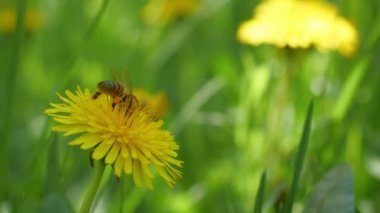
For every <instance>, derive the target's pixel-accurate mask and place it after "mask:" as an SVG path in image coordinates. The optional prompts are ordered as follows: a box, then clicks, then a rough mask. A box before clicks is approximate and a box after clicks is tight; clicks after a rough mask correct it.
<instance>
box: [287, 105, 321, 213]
mask: <svg viewBox="0 0 380 213" xmlns="http://www.w3.org/2000/svg"><path fill="white" fill-rule="evenodd" d="M313 108H314V101H313V99H311V100H310V103H309V107H308V110H307V115H306V119H305V123H304V126H303V131H302V136H301V142H300V145H299V148H298V153H297V155H296V158H295V165H294V173H293V180H292V184H291V186H290V191H289V197H288V200H287V201H286V203H285V207H284V210H283V212H285V213H291V212H292V208H293V203H294V200H295V197H296V194H297V190H298V182H299V179H300V176H301V171H302V166H303V163H304V161H305V155H306V151H307V146H308V142H309V135H310V129H311V120H312V116H313Z"/></svg>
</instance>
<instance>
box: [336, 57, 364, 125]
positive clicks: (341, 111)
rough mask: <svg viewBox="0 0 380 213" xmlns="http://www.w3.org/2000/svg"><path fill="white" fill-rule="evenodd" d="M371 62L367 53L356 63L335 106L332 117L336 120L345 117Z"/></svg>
mask: <svg viewBox="0 0 380 213" xmlns="http://www.w3.org/2000/svg"><path fill="white" fill-rule="evenodd" d="M369 62H370V57H369V55H365V56H363V57H362V58H361V59H360V60H359V61H358V63H356V64H355V66H354V68H353V69H352V71H351V73H350V76H348V79H347V80H346V83H345V84H344V87H343V90H342V93H341V95H340V96H339V99H338V101H337V103H336V105H335V107H334V108H333V111H332V118H333V119H334V120H336V121H341V120H342V119H343V118H344V116H345V114H346V113H347V110H348V109H349V107H350V104H351V102H352V100H353V98H354V96H355V94H356V91H357V90H358V88H359V86H360V82H361V81H362V79H363V77H364V74H365V72H366V71H367V67H368V65H369Z"/></svg>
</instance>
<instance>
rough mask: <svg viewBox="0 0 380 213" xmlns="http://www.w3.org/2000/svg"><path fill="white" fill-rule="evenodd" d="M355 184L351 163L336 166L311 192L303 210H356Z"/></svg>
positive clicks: (309, 211) (310, 211)
mask: <svg viewBox="0 0 380 213" xmlns="http://www.w3.org/2000/svg"><path fill="white" fill-rule="evenodd" d="M353 185H354V184H353V174H352V169H351V167H350V166H349V165H346V164H344V165H339V166H336V167H334V168H333V169H332V170H330V171H329V172H328V173H327V174H326V175H325V176H324V177H323V178H322V180H321V181H320V182H319V183H318V185H317V186H316V187H315V189H314V191H313V192H312V193H311V194H310V196H309V198H308V200H307V202H306V204H305V207H304V210H303V212H305V213H306V212H308V213H313V212H355V206H354V204H355V202H354V187H353Z"/></svg>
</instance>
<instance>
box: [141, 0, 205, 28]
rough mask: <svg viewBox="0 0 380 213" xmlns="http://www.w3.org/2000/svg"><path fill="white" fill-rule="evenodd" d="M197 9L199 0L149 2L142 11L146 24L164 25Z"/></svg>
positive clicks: (159, 0) (153, 0) (151, 0)
mask: <svg viewBox="0 0 380 213" xmlns="http://www.w3.org/2000/svg"><path fill="white" fill-rule="evenodd" d="M198 7H199V0H150V2H149V3H148V4H147V5H146V6H145V7H144V9H143V11H142V15H143V19H144V21H145V22H146V23H148V24H157V25H165V24H167V23H169V22H171V21H173V20H177V19H180V18H183V17H186V16H189V15H191V14H192V13H193V12H194V11H196V9H197V8H198Z"/></svg>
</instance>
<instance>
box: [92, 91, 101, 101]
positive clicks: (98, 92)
mask: <svg viewBox="0 0 380 213" xmlns="http://www.w3.org/2000/svg"><path fill="white" fill-rule="evenodd" d="M101 94H102V93H101V92H100V91H96V92H95V93H94V94H93V95H92V99H97V98H98V97H99V95H101Z"/></svg>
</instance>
